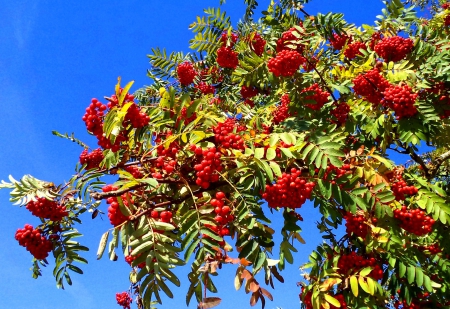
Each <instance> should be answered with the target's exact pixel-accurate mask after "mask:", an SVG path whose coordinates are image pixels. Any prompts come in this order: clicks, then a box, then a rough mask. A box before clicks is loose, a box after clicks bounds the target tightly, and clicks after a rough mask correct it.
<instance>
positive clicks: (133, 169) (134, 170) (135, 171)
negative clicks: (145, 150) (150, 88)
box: [124, 165, 144, 179]
mask: <svg viewBox="0 0 450 309" xmlns="http://www.w3.org/2000/svg"><path fill="white" fill-rule="evenodd" d="M124 169H125V170H126V171H127V172H128V173H130V174H131V175H132V176H133V177H134V178H136V179H140V178H142V177H144V175H142V173H141V170H140V169H139V167H137V166H136V165H128V166H126V167H125V168H124Z"/></svg>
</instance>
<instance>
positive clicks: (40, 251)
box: [15, 224, 53, 260]
mask: <svg viewBox="0 0 450 309" xmlns="http://www.w3.org/2000/svg"><path fill="white" fill-rule="evenodd" d="M15 239H16V240H17V241H18V242H19V245H21V246H22V247H25V248H26V249H27V251H29V252H30V253H31V254H32V255H33V256H34V258H35V259H37V260H43V259H45V258H47V256H48V253H49V252H50V251H52V249H53V243H52V242H51V241H50V240H48V239H47V238H46V237H44V236H43V235H42V234H41V231H40V230H38V229H33V226H31V225H30V224H25V226H24V228H23V229H18V230H17V231H16V235H15Z"/></svg>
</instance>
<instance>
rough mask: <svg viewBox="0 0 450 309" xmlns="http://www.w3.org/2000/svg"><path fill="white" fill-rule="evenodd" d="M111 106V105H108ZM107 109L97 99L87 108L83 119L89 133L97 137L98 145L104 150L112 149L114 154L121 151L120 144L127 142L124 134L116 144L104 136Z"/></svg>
mask: <svg viewBox="0 0 450 309" xmlns="http://www.w3.org/2000/svg"><path fill="white" fill-rule="evenodd" d="M108 105H110V103H108ZM106 109H107V106H106V105H103V104H102V103H101V102H99V101H98V100H97V99H92V100H91V104H90V105H89V107H88V108H86V113H85V114H84V116H83V117H82V119H83V121H84V123H85V124H86V128H87V130H88V131H89V132H91V133H92V134H93V135H95V137H97V140H98V145H99V146H100V147H102V148H103V149H111V150H112V151H113V152H116V151H118V150H119V149H120V143H121V142H122V141H124V140H126V138H125V136H124V135H123V134H121V135H119V136H117V138H116V140H115V142H114V144H111V141H110V140H109V139H108V138H106V136H103V120H102V119H103V116H104V115H105V110H106Z"/></svg>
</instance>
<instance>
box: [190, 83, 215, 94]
mask: <svg viewBox="0 0 450 309" xmlns="http://www.w3.org/2000/svg"><path fill="white" fill-rule="evenodd" d="M195 88H197V89H198V90H199V91H200V92H201V93H202V94H204V95H207V94H214V93H215V92H216V88H215V87H214V86H213V85H210V84H208V83H205V82H200V83H198V85H196V86H195Z"/></svg>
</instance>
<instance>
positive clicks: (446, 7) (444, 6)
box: [441, 2, 450, 10]
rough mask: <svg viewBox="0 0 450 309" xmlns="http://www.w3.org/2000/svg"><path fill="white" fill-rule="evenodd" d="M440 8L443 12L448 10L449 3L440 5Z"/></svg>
mask: <svg viewBox="0 0 450 309" xmlns="http://www.w3.org/2000/svg"><path fill="white" fill-rule="evenodd" d="M441 7H442V8H443V9H444V10H446V9H448V8H450V2H445V3H443V4H442V5H441Z"/></svg>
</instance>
